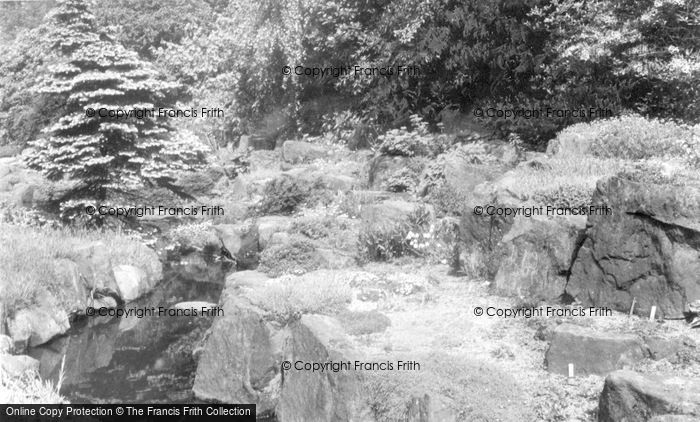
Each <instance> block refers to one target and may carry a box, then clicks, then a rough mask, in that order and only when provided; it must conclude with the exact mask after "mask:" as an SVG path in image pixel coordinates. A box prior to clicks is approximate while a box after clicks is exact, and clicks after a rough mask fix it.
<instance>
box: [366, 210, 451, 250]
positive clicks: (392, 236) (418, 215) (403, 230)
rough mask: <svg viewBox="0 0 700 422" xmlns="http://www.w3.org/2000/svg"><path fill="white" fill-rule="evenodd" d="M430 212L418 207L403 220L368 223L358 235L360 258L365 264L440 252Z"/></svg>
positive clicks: (439, 244) (437, 235)
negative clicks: (367, 261)
mask: <svg viewBox="0 0 700 422" xmlns="http://www.w3.org/2000/svg"><path fill="white" fill-rule="evenodd" d="M431 218H432V216H431V215H430V212H429V211H428V209H427V208H425V207H419V208H417V209H416V210H415V211H414V212H412V213H411V214H409V215H408V216H407V218H406V220H405V221H400V222H397V223H394V224H370V225H368V226H366V227H364V228H363V229H362V230H361V231H360V234H359V239H358V247H359V254H360V257H361V258H363V259H366V260H369V261H387V260H391V259H394V258H398V257H401V256H420V257H425V256H428V255H434V254H436V252H442V249H443V246H444V245H442V244H441V243H440V241H439V239H438V238H439V234H438V232H437V230H436V228H435V225H434V224H431Z"/></svg>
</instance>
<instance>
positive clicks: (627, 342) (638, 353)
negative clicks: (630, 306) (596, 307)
mask: <svg viewBox="0 0 700 422" xmlns="http://www.w3.org/2000/svg"><path fill="white" fill-rule="evenodd" d="M646 355H647V353H646V349H645V347H644V344H643V343H642V341H641V340H640V339H639V338H638V337H637V336H635V335H630V334H618V333H609V332H598V331H594V330H592V329H589V328H585V327H581V326H578V325H573V324H561V325H560V326H558V327H557V328H556V329H555V330H554V334H553V337H552V342H551V343H550V345H549V349H548V350H547V353H546V354H545V365H546V366H547V370H548V371H549V372H554V373H558V374H562V375H568V373H569V364H570V363H573V364H574V373H575V375H591V374H596V375H605V374H607V373H609V372H612V371H614V370H616V369H623V368H624V367H625V366H628V365H631V364H633V363H635V362H638V361H640V360H642V359H644V358H645V357H646Z"/></svg>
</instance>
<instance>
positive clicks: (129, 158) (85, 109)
mask: <svg viewBox="0 0 700 422" xmlns="http://www.w3.org/2000/svg"><path fill="white" fill-rule="evenodd" d="M58 3H59V4H58V6H57V8H56V9H55V10H53V11H52V12H51V13H50V14H49V16H48V19H49V20H50V23H51V24H52V25H53V26H55V27H56V30H55V31H54V32H53V36H54V38H53V39H52V40H51V41H52V42H53V43H54V48H55V49H57V50H60V52H61V53H62V56H63V58H62V60H60V61H59V63H57V64H56V65H53V66H51V67H50V68H49V72H48V74H47V75H46V76H45V77H43V78H42V80H41V81H40V82H39V84H38V88H37V91H38V92H41V93H49V94H55V95H57V96H61V97H63V98H67V100H66V101H67V103H66V108H65V109H66V115H65V116H63V117H61V118H60V119H58V121H57V122H55V123H54V124H53V125H51V126H50V127H48V128H47V129H45V131H44V132H45V133H46V135H47V136H45V137H43V138H41V139H39V140H37V141H35V142H32V143H31V144H32V146H33V151H32V154H30V155H28V157H27V163H28V165H29V166H30V167H32V168H35V169H38V170H40V171H42V173H43V174H44V175H45V176H46V177H47V178H49V179H50V180H68V181H71V182H74V185H73V186H74V187H73V189H71V190H70V193H69V197H67V198H66V199H67V201H66V202H64V203H62V204H61V205H62V209H63V211H64V212H65V213H66V214H67V215H68V216H70V215H75V214H76V213H80V212H83V213H84V211H83V210H84V207H85V206H87V205H96V204H102V203H104V201H105V200H107V199H108V198H110V197H111V196H112V194H113V193H124V192H129V191H134V190H136V189H139V188H141V187H143V186H144V185H159V186H165V187H169V188H173V186H172V182H173V181H174V179H175V176H176V173H177V172H178V171H182V170H190V169H193V168H194V167H196V166H198V165H199V164H202V163H203V154H204V151H205V147H204V146H203V145H201V144H197V143H196V142H194V141H192V140H191V139H187V138H186V137H184V136H182V135H181V134H178V133H175V131H174V129H173V127H172V126H171V125H170V123H169V122H168V121H167V118H159V117H158V115H157V111H158V109H159V108H160V107H163V108H173V104H174V97H173V92H174V91H175V88H176V85H175V84H173V83H169V82H165V81H163V80H160V79H158V78H157V75H156V72H155V70H154V69H153V68H152V67H151V66H150V64H149V63H147V62H144V61H142V60H140V59H139V58H138V56H137V54H136V53H135V52H131V51H128V50H126V49H125V48H124V47H122V46H121V45H120V44H119V43H117V42H115V41H114V40H113V39H111V38H110V37H109V36H107V35H105V34H100V33H99V32H98V31H97V28H96V24H95V19H94V17H93V15H92V14H91V13H90V12H89V10H88V5H87V4H86V2H85V1H83V0H62V1H60V2H58ZM154 108H155V110H156V113H155V114H150V115H145V116H140V117H139V118H137V117H129V118H125V117H123V116H122V117H103V116H100V114H101V113H100V110H103V111H104V110H110V111H113V110H125V111H129V110H144V109H146V110H149V111H150V110H151V109H154ZM91 110H92V111H94V113H93V112H91ZM93 114H94V115H93Z"/></svg>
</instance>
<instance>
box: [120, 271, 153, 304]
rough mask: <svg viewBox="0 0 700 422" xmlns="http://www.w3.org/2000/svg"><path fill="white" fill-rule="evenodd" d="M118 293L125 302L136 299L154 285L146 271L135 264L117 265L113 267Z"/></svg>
mask: <svg viewBox="0 0 700 422" xmlns="http://www.w3.org/2000/svg"><path fill="white" fill-rule="evenodd" d="M112 272H113V274H114V281H115V282H116V284H117V293H119V297H121V298H122V299H123V300H124V301H125V302H131V301H132V300H136V299H137V298H139V297H140V296H141V295H143V294H145V293H146V292H148V291H150V289H151V288H152V287H153V286H151V285H150V283H149V279H148V275H147V274H146V272H145V271H144V270H142V269H140V268H138V267H134V266H133V265H117V266H115V267H114V268H112Z"/></svg>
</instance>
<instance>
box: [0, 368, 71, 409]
mask: <svg viewBox="0 0 700 422" xmlns="http://www.w3.org/2000/svg"><path fill="white" fill-rule="evenodd" d="M64 362H65V357H64ZM62 382H63V363H62V364H61V372H60V375H59V379H58V382H57V383H56V384H54V383H53V382H51V381H44V380H42V379H41V377H39V374H38V373H36V372H35V371H27V372H25V373H24V374H22V375H20V376H13V375H10V374H9V373H7V372H6V371H5V370H4V369H2V368H0V403H14V404H64V403H68V401H67V400H66V398H65V397H63V396H62V395H61V393H60V390H61V384H62Z"/></svg>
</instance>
